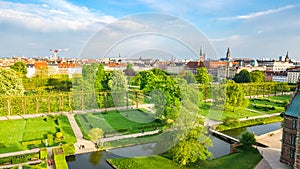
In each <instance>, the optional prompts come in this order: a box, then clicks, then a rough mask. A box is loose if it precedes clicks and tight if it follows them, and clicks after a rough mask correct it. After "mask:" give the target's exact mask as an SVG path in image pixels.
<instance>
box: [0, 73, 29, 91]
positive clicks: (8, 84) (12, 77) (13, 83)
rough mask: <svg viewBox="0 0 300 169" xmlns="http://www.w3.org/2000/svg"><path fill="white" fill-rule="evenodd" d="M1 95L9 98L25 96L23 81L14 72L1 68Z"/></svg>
mask: <svg viewBox="0 0 300 169" xmlns="http://www.w3.org/2000/svg"><path fill="white" fill-rule="evenodd" d="M0 94H1V95H7V96H11V95H23V94H24V86H23V82H22V79H21V78H20V77H19V76H18V75H17V73H16V72H15V71H14V70H12V69H3V68H0Z"/></svg>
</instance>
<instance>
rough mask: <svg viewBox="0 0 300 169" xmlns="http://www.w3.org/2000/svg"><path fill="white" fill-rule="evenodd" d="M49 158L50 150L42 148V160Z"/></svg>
mask: <svg viewBox="0 0 300 169" xmlns="http://www.w3.org/2000/svg"><path fill="white" fill-rule="evenodd" d="M47 157H48V149H46V148H42V149H41V150H40V159H41V160H44V159H47Z"/></svg>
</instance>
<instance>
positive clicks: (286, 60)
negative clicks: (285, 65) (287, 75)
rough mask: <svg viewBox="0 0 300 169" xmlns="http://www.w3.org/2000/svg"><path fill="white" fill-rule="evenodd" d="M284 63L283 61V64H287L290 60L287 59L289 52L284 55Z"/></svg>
mask: <svg viewBox="0 0 300 169" xmlns="http://www.w3.org/2000/svg"><path fill="white" fill-rule="evenodd" d="M284 61H285V62H289V61H290V58H289V51H286V55H285V59H284Z"/></svg>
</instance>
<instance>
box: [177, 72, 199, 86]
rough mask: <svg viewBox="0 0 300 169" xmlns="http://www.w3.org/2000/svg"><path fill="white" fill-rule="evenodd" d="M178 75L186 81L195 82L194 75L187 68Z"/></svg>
mask: <svg viewBox="0 0 300 169" xmlns="http://www.w3.org/2000/svg"><path fill="white" fill-rule="evenodd" d="M180 76H181V77H182V78H183V79H185V80H186V81H187V82H188V83H195V82H196V79H195V76H194V75H193V74H192V73H191V72H190V71H188V70H185V71H183V72H182V73H181V74H180Z"/></svg>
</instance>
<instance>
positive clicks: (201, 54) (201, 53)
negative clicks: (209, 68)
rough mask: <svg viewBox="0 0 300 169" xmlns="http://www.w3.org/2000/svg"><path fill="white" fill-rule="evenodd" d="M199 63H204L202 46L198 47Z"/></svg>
mask: <svg viewBox="0 0 300 169" xmlns="http://www.w3.org/2000/svg"><path fill="white" fill-rule="evenodd" d="M199 61H201V62H203V61H204V53H203V44H201V47H200V53H199Z"/></svg>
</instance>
